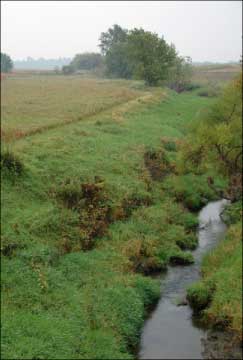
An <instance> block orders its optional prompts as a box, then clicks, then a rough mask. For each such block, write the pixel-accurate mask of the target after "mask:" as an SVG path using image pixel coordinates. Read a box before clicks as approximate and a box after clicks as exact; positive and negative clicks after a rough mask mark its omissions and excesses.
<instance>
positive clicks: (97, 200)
mask: <svg viewBox="0 0 243 360" xmlns="http://www.w3.org/2000/svg"><path fill="white" fill-rule="evenodd" d="M57 198H59V199H61V200H62V202H63V204H64V205H65V206H66V207H67V208H69V209H72V210H75V211H77V212H78V215H79V242H80V248H81V249H82V250H91V249H92V248H93V247H94V245H95V239H96V238H98V237H101V236H103V235H105V233H106V230H107V227H108V225H109V223H110V222H111V216H110V213H111V206H110V204H109V199H108V196H107V195H106V193H105V189H104V183H103V181H102V179H100V178H98V177H96V178H95V182H93V183H88V182H87V183H81V182H80V181H77V180H73V181H71V180H70V179H68V180H66V181H65V183H64V184H63V185H62V186H61V189H59V190H58V192H57ZM67 245H68V244H66V243H65V247H66V248H67V249H68V248H69V251H71V248H70V247H68V246H67Z"/></svg>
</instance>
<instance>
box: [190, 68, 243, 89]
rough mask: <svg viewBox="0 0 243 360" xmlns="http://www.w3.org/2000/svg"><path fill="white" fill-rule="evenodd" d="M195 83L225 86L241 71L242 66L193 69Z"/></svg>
mask: <svg viewBox="0 0 243 360" xmlns="http://www.w3.org/2000/svg"><path fill="white" fill-rule="evenodd" d="M193 70H194V71H193V81H195V82H199V83H200V82H201V83H208V82H211V83H214V84H215V83H216V84H225V83H227V82H229V81H231V80H233V79H234V77H235V76H237V74H239V72H240V71H241V66H240V64H239V65H237V64H232V65H231V64H229V65H227V64H218V65H217V64H214V65H199V66H194V67H193Z"/></svg>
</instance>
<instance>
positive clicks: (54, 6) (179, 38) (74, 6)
mask: <svg viewBox="0 0 243 360" xmlns="http://www.w3.org/2000/svg"><path fill="white" fill-rule="evenodd" d="M1 10H2V11H1V20H2V21H1V44H2V45H1V51H2V52H6V53H7V54H9V55H10V56H11V57H12V59H13V60H14V61H17V60H23V59H26V58H27V57H32V58H33V59H39V58H45V59H57V58H72V57H73V56H74V55H75V54H76V53H82V52H97V51H99V48H98V42H99V36H100V34H101V32H103V31H106V30H107V29H108V28H109V27H111V26H112V25H113V24H115V23H117V24H119V25H120V26H122V27H124V28H127V29H132V28H134V27H142V28H144V29H145V30H149V31H152V32H156V33H158V34H159V35H160V36H164V38H165V39H166V41H167V42H168V43H174V44H175V46H176V48H177V50H178V52H179V54H180V55H182V56H191V57H192V60H193V62H231V61H233V62H238V61H239V60H240V56H241V54H242V44H241V41H242V11H241V10H242V2H241V1H157V2H155V1H151V2H148V1H144V2H142V1H141V2H134V1H129V2H126V1H123V2H122V1H111V2H108V1H99V2H96V1H93V2H92V1H91V2H90V1H88V2H87V1H78V2H74V1H69V2H68V1H56V2H53V1H48V2H45V1H38V2H34V1H11V2H9V1H1Z"/></svg>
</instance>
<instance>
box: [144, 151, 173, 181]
mask: <svg viewBox="0 0 243 360" xmlns="http://www.w3.org/2000/svg"><path fill="white" fill-rule="evenodd" d="M144 163H145V166H146V168H147V169H148V170H149V173H150V176H151V178H152V179H153V180H157V181H160V180H163V178H164V177H165V176H167V175H169V174H170V173H171V172H173V171H174V170H175V166H174V165H173V164H171V162H170V161H169V158H168V156H167V155H166V153H165V151H163V150H153V149H152V150H147V151H146V152H145V154H144Z"/></svg>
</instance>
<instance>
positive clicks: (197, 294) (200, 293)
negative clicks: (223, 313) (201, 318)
mask: <svg viewBox="0 0 243 360" xmlns="http://www.w3.org/2000/svg"><path fill="white" fill-rule="evenodd" d="M212 292H213V289H211V288H209V287H208V286H206V285H205V284H204V283H203V282H201V283H196V284H194V285H192V286H190V288H189V289H188V290H187V300H188V301H189V304H190V306H191V307H192V309H193V311H194V312H195V313H200V312H201V311H202V310H204V309H206V308H207V307H208V306H209V304H210V302H211V300H212Z"/></svg>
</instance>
